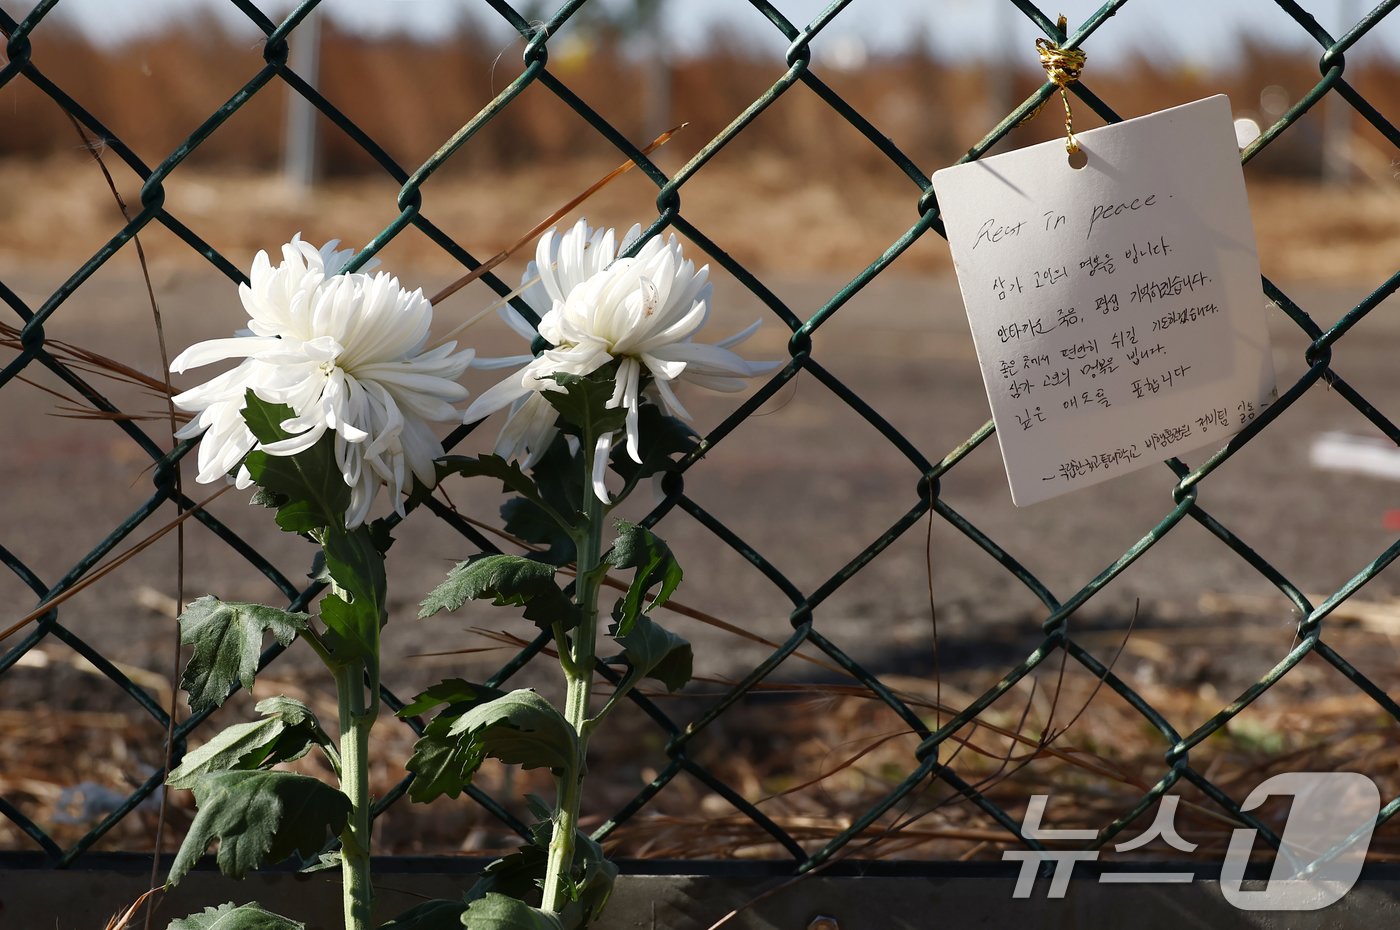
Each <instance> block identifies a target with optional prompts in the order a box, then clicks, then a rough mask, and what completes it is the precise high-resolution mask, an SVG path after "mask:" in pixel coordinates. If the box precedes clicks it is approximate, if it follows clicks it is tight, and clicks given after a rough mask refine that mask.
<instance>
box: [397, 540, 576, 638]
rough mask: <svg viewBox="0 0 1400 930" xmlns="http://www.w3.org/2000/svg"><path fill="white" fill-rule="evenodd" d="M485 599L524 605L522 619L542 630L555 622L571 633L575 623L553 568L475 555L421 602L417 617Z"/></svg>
mask: <svg viewBox="0 0 1400 930" xmlns="http://www.w3.org/2000/svg"><path fill="white" fill-rule="evenodd" d="M487 599H490V600H491V602H492V603H493V604H496V605H497V606H519V605H522V604H523V605H525V606H526V610H525V619H527V620H530V621H531V622H534V623H537V624H539V625H540V626H541V627H542V628H544V629H549V628H550V627H551V626H552V625H553V623H555V622H558V623H560V624H562V625H563V626H564V628H565V629H572V628H573V627H574V626H575V625H576V624H577V622H578V608H577V607H576V606H575V605H574V603H573V601H571V600H569V598H568V597H566V596H565V595H564V592H563V591H561V590H560V589H559V585H558V584H557V583H556V582H555V580H554V567H553V566H551V565H546V564H544V563H543V562H536V561H534V560H533V559H527V558H525V557H523V556H518V555H477V556H473V557H472V558H470V559H468V560H467V561H465V562H460V563H458V565H457V566H456V567H455V568H453V569H452V570H451V571H450V572H448V574H447V580H446V581H444V582H443V583H442V584H440V585H438V586H437V587H436V588H435V589H434V590H433V591H432V593H431V594H429V595H428V596H427V598H425V599H424V601H423V603H422V604H421V605H420V607H419V610H418V616H419V617H420V618H424V617H431V616H432V615H433V614H436V613H438V612H440V611H443V610H449V611H450V610H456V609H457V608H459V607H461V606H462V605H463V604H465V603H466V602H467V601H469V600H487Z"/></svg>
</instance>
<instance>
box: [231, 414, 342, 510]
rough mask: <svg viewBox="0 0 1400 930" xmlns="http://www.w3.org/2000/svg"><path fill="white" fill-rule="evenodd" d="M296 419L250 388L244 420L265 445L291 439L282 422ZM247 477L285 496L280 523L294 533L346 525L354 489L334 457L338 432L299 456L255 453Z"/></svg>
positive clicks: (275, 495) (273, 494)
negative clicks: (352, 489) (346, 513)
mask: <svg viewBox="0 0 1400 930" xmlns="http://www.w3.org/2000/svg"><path fill="white" fill-rule="evenodd" d="M295 416H296V411H294V410H292V408H291V407H288V406H287V405H285V404H269V403H267V402H266V401H264V400H262V399H261V398H259V397H258V396H257V395H256V394H254V393H253V391H252V390H251V389H250V390H249V391H248V393H247V396H246V405H245V406H244V408H243V420H244V422H246V423H247V424H248V429H250V430H252V433H253V435H254V436H256V437H257V438H258V441H259V442H260V443H271V442H276V441H277V440H279V439H285V438H287V436H288V435H289V434H288V433H287V432H286V431H285V430H283V429H282V423H283V421H285V420H289V419H291V418H292V417H295ZM243 464H244V466H245V467H246V468H247V469H248V474H250V475H252V477H253V480H254V481H255V482H257V484H258V486H259V487H260V488H262V489H263V490H264V491H266V492H268V494H269V495H271V497H266V498H265V499H268V500H271V499H275V498H278V497H280V498H285V503H283V504H282V505H281V506H280V507H278V509H277V525H278V526H280V527H281V528H282V529H283V530H286V531H287V532H289V533H312V532H315V531H316V530H318V529H320V528H321V527H324V526H343V525H344V522H345V511H346V510H347V509H348V508H349V506H350V486H349V485H347V484H346V483H345V478H344V476H343V475H341V472H340V466H339V465H338V464H337V463H336V458H335V434H334V433H333V432H331V431H329V430H328V431H327V432H326V434H325V435H324V436H322V437H321V438H320V439H319V440H317V441H316V444H315V445H313V446H312V447H311V448H310V449H307V450H306V451H304V452H299V453H297V454H296V455H268V454H267V453H266V452H262V451H260V450H254V451H252V452H249V453H248V455H247V457H246V458H245V459H244V461H243Z"/></svg>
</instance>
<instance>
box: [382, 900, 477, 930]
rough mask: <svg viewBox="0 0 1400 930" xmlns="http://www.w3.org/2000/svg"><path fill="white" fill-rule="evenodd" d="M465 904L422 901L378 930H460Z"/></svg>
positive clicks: (461, 902) (463, 902)
mask: <svg viewBox="0 0 1400 930" xmlns="http://www.w3.org/2000/svg"><path fill="white" fill-rule="evenodd" d="M466 909H467V903H466V902H465V901H462V900H460V899H459V900H457V901H424V902H423V903H422V904H419V905H417V906H416V907H412V908H409V909H408V910H406V911H404V912H403V913H402V914H400V915H399V916H397V917H395V918H394V919H393V920H391V921H389V922H388V923H387V924H381V925H380V927H379V930H460V928H461V926H462V912H463V911H465V910H466Z"/></svg>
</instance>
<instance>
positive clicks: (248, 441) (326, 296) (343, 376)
mask: <svg viewBox="0 0 1400 930" xmlns="http://www.w3.org/2000/svg"><path fill="white" fill-rule="evenodd" d="M337 244H338V243H336V242H331V243H328V244H327V245H325V246H324V247H322V248H320V249H317V248H315V247H314V246H312V245H310V244H309V243H306V242H303V241H301V237H300V235H298V236H294V237H293V238H292V241H291V242H289V243H288V244H287V245H285V246H283V247H282V255H283V261H282V263H281V264H280V265H277V266H276V267H273V265H272V262H271V261H270V260H269V258H268V256H267V253H266V252H259V253H258V256H257V258H255V259H254V260H253V268H252V273H251V275H250V279H251V282H252V283H251V285H246V284H245V285H240V286H239V290H238V293H239V297H240V298H242V301H243V306H244V309H246V310H247V311H248V316H249V323H248V328H247V329H245V330H241V331H239V332H238V333H237V334H236V335H234V336H233V337H231V338H227V339H211V340H209V341H207V342H200V343H196V344H195V345H193V346H190V347H189V348H188V349H186V350H185V351H184V352H182V353H180V355H179V356H177V357H176V358H175V360H174V361H173V362H171V365H170V368H171V370H172V371H174V372H177V373H180V372H184V371H185V370H186V369H189V368H197V367H199V366H201V365H208V364H211V363H213V362H219V361H224V360H226V359H234V358H239V359H242V360H243V361H242V362H240V363H239V364H238V366H237V367H235V368H233V369H232V370H231V371H228V372H225V373H224V374H222V375H219V376H218V377H216V378H214V379H213V380H211V381H208V382H206V383H204V384H202V385H200V386H199V387H196V388H193V389H191V390H189V391H186V392H184V393H183V394H179V395H177V396H176V397H175V398H174V400H175V403H176V404H177V405H178V406H180V407H181V408H183V409H185V410H190V411H197V412H198V414H199V415H198V416H197V417H195V418H194V419H193V420H191V421H190V422H189V423H188V424H186V425H185V427H184V428H183V429H181V430H180V431H179V432H178V433H177V434H176V435H177V436H179V437H180V438H181V439H185V438H189V437H192V436H198V435H199V434H200V433H204V438H203V440H202V441H201V442H200V445H199V474H198V480H199V481H201V482H210V481H216V480H218V479H219V478H220V477H222V476H225V475H227V474H228V473H229V472H230V471H232V470H233V469H234V468H235V467H238V474H237V478H236V483H237V484H238V486H239V487H240V488H246V487H248V485H250V484H251V483H252V478H251V476H250V475H249V474H248V471H247V469H246V468H242V467H239V463H240V462H242V461H243V458H244V457H245V456H246V455H247V454H248V453H249V452H250V451H252V450H253V449H255V448H260V449H261V450H262V451H264V452H266V453H268V454H269V455H296V454H297V453H299V452H303V451H305V450H306V449H309V448H311V447H312V446H313V445H315V444H316V442H317V441H318V440H319V439H320V438H321V437H322V436H323V435H325V432H326V430H332V431H334V432H335V459H336V464H337V466H338V467H339V469H340V473H341V475H342V477H344V479H345V483H346V484H347V485H349V487H350V489H351V493H350V507H349V509H348V510H347V511H346V514H345V524H346V526H347V527H349V528H352V529H353V528H354V527H356V526H359V525H360V524H361V523H363V522H364V521H365V519H366V518H367V517H368V515H369V511H370V507H371V506H372V504H373V503H374V499H375V497H376V495H377V494H378V493H379V486H380V485H381V484H383V485H388V487H389V493H390V497H391V498H392V500H393V502H394V509H395V510H396V511H397V512H398V513H400V514H402V513H403V512H404V510H403V494H404V492H405V491H407V490H409V489H410V488H411V486H412V484H413V482H415V481H416V482H418V483H419V484H421V485H423V486H424V487H429V488H431V487H433V485H434V484H435V482H436V471H435V469H434V466H433V460H434V459H436V458H438V457H439V456H441V455H442V451H443V450H442V444H441V442H439V440H438V439H437V437H436V436H435V435H434V434H433V431H432V429H431V427H430V426H429V425H428V424H429V423H430V422H433V421H436V422H447V421H452V420H456V419H458V416H459V414H458V411H457V410H456V409H455V408H454V407H453V406H452V405H453V404H454V403H456V402H459V401H462V400H465V399H466V397H467V390H466V388H464V387H462V386H461V385H460V384H458V383H457V379H458V378H459V377H461V375H462V372H464V371H465V370H466V369H467V367H468V366H469V365H470V364H471V361H472V357H473V355H474V354H475V353H474V352H473V351H472V350H470V349H468V350H464V351H462V352H456V353H454V351H453V350H454V349H455V348H456V343H447V344H445V345H442V346H439V347H437V348H435V349H432V350H430V351H427V352H425V351H423V347H424V345H425V344H426V343H427V341H428V328H429V326H430V325H431V323H432V318H433V309H432V304H430V303H429V302H428V300H427V299H426V298H425V297H424V296H423V292H422V291H421V290H418V291H413V292H412V293H410V292H408V291H406V290H404V289H403V288H401V287H400V286H399V281H398V279H397V278H395V277H393V276H392V275H388V274H384V273H382V272H381V273H379V274H375V275H370V274H366V273H360V272H357V273H353V274H340V273H339V272H340V270H341V269H342V268H343V267H345V264H346V262H348V261H349V260H350V257H351V256H352V255H353V254H354V253H353V251H339V252H338V251H336V250H335V246H336V245H337ZM250 389H251V390H252V391H253V393H254V394H256V395H257V396H258V397H259V398H260V399H262V400H264V401H266V402H268V403H272V404H286V405H287V406H289V407H291V408H292V410H293V411H295V413H296V416H295V417H293V418H291V419H289V420H286V421H284V422H283V423H282V424H281V426H282V429H283V430H285V431H286V432H288V433H291V434H293V435H292V436H291V437H290V438H287V439H284V440H281V441H279V442H273V443H268V444H266V445H261V444H259V443H258V441H257V439H256V437H254V436H253V434H252V432H251V431H250V430H249V429H248V426H247V424H246V423H245V422H244V420H243V408H244V405H245V403H246V400H245V398H246V394H247V391H248V390H250Z"/></svg>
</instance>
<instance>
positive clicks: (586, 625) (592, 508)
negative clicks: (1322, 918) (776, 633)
mask: <svg viewBox="0 0 1400 930" xmlns="http://www.w3.org/2000/svg"><path fill="white" fill-rule="evenodd" d="M583 448H584V455H583V486H584V489H585V490H584V497H585V499H586V501H587V503H586V504H585V505H584V524H583V532H582V533H581V534H579V539H578V540H577V542H578V576H577V580H576V582H575V595H574V599H575V601H576V602H577V603H578V607H579V623H578V628H577V629H575V630H574V639H573V648H572V649H570V648H569V645H568V643H567V642H566V641H563V640H560V641H559V643H558V646H559V654H560V659H561V661H560V665H561V666H562V667H563V669H564V678H565V682H566V688H567V692H566V694H567V696H566V699H565V703H564V719H566V720H568V722H569V726H571V727H573V728H574V732H575V733H577V734H578V756H577V758H575V760H574V764H573V766H572V767H571V768H570V769H568V770H566V771H565V772H563V773H562V774H561V775H560V776H559V779H558V786H559V791H558V797H557V799H556V800H555V810H554V833H553V835H552V836H551V837H550V840H549V856H548V858H547V860H546V863H545V873H544V896H543V899H542V903H543V906H544V909H545V910H546V911H549V912H552V913H555V914H558V913H560V912H561V911H563V909H564V906H565V904H566V903H567V896H566V892H567V889H566V883H565V881H564V880H565V878H566V877H567V876H568V875H569V874H570V873H571V869H572V866H573V861H574V839H575V836H576V835H577V833H578V809H579V794H580V788H581V786H582V784H583V775H584V772H585V771H586V770H587V768H586V765H585V760H586V759H587V757H588V729H587V722H588V699H589V696H590V693H591V690H592V685H593V666H594V662H595V658H596V653H595V650H596V648H597V638H598V588H599V584H600V582H601V580H602V573H601V572H600V571H599V570H598V568H599V561H600V559H601V558H602V549H603V523H604V521H605V517H606V516H607V505H605V504H604V503H603V502H602V501H600V500H598V497H597V495H595V494H594V493H593V489H592V474H593V452H592V450H593V443H592V441H591V439H590V438H585V441H584V443H583ZM556 636H557V634H556ZM565 654H568V655H569V660H568V661H563V657H564V655H565Z"/></svg>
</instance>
